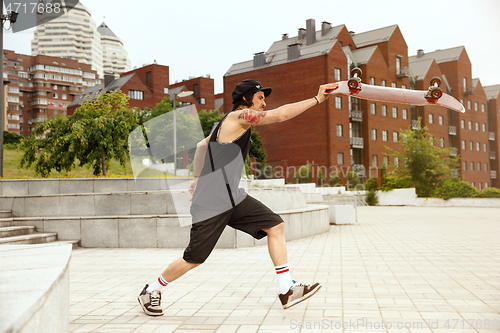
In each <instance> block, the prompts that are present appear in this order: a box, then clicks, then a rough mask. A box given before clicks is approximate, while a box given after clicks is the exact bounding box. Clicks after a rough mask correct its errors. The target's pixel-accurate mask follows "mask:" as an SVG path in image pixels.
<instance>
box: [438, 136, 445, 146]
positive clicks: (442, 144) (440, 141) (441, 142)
mask: <svg viewBox="0 0 500 333" xmlns="http://www.w3.org/2000/svg"><path fill="white" fill-rule="evenodd" d="M439 145H440V146H441V148H444V138H441V139H439Z"/></svg>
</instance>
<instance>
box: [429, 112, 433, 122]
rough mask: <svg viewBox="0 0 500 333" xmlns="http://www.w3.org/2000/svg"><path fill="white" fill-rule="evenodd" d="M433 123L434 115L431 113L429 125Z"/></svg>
mask: <svg viewBox="0 0 500 333" xmlns="http://www.w3.org/2000/svg"><path fill="white" fill-rule="evenodd" d="M433 123H434V116H433V115H432V113H429V124H433Z"/></svg>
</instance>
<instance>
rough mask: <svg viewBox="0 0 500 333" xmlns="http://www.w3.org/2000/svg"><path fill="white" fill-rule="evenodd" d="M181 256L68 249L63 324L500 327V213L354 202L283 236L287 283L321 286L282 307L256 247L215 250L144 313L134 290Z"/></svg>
mask: <svg viewBox="0 0 500 333" xmlns="http://www.w3.org/2000/svg"><path fill="white" fill-rule="evenodd" d="M182 253H183V249H157V248H151V249H124V248H113V249H101V248H98V249H86V248H81V249H76V250H74V251H73V255H72V259H71V263H70V331H71V332H75V333H76V332H137V333H139V332H143V333H146V332H178V333H190V332H197V333H209V332H217V333H235V332H237V333H255V332H267V333H274V332H307V333H313V332H346V333H347V332H418V333H426V332H436V333H437V332H500V327H499V326H500V208H433V207H427V208H422V207H360V208H358V222H357V223H356V224H354V225H342V226H336V225H332V226H331V227H330V230H329V232H327V233H324V234H320V235H317V236H314V237H309V238H304V239H300V240H296V241H290V242H288V255H289V264H290V269H291V272H292V278H293V279H296V280H298V281H299V282H304V283H311V282H313V281H314V282H320V283H322V285H323V288H322V289H321V290H320V291H319V292H318V293H317V294H316V295H315V296H313V297H312V298H310V299H309V300H307V301H305V302H303V303H300V304H298V305H296V306H294V307H292V308H290V309H288V310H283V308H282V306H281V303H280V301H279V299H278V298H277V293H278V290H279V289H278V282H277V278H276V274H275V273H274V267H273V264H272V262H271V260H270V258H269V255H268V252H267V247H266V246H257V247H251V248H239V249H216V250H214V252H213V253H212V255H211V256H210V257H209V259H208V260H207V262H206V263H204V264H203V265H201V266H200V267H198V268H196V269H194V270H192V271H190V272H188V273H187V274H186V275H185V276H183V277H182V278H180V279H179V280H177V281H175V282H174V283H172V284H170V285H169V286H168V287H167V288H165V289H164V293H163V295H162V307H163V309H164V313H165V314H164V316H162V317H149V316H147V315H145V314H144V313H143V311H142V309H141V308H140V305H139V303H138V302H137V295H138V294H139V292H140V291H141V290H142V288H143V287H144V285H145V284H146V283H151V282H152V281H154V280H155V279H156V278H157V277H158V275H159V274H160V273H161V272H162V271H163V269H164V268H165V267H166V265H168V263H170V262H171V261H173V260H174V259H176V258H178V257H180V256H182ZM471 325H472V326H471ZM474 327H475V328H474Z"/></svg>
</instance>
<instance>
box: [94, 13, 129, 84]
mask: <svg viewBox="0 0 500 333" xmlns="http://www.w3.org/2000/svg"><path fill="white" fill-rule="evenodd" d="M97 32H99V33H100V34H101V45H102V53H103V54H102V58H103V70H104V73H105V74H112V75H114V74H121V73H125V72H128V71H129V70H130V59H128V58H127V51H126V50H125V47H124V46H123V41H122V40H121V39H120V38H118V37H117V36H116V35H115V34H114V33H113V31H111V29H110V28H109V27H108V26H107V25H106V23H104V22H102V24H101V25H100V26H99V27H98V28H97Z"/></svg>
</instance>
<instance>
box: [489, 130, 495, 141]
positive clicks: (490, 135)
mask: <svg viewBox="0 0 500 333" xmlns="http://www.w3.org/2000/svg"><path fill="white" fill-rule="evenodd" d="M488 140H490V141H495V133H494V132H489V133H488Z"/></svg>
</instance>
